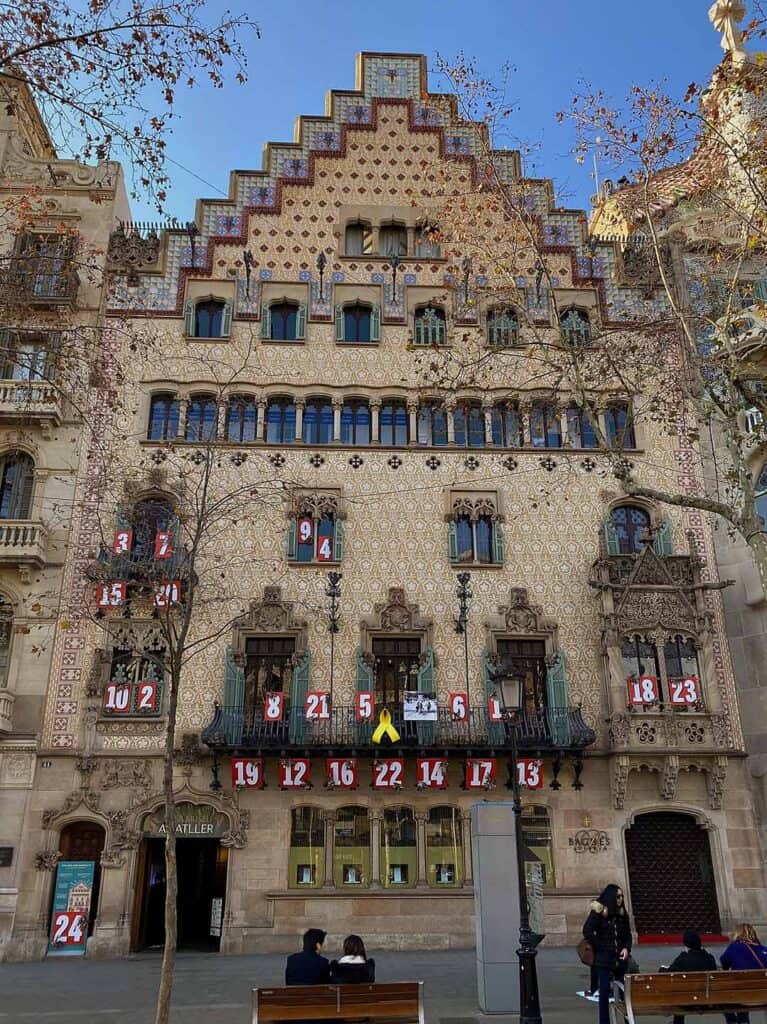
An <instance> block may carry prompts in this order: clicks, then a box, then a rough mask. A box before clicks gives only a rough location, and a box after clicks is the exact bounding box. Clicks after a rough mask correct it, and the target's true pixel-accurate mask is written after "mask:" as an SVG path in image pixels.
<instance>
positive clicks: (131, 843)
mask: <svg viewBox="0 0 767 1024" xmlns="http://www.w3.org/2000/svg"><path fill="white" fill-rule="evenodd" d="M106 817H107V821H108V822H109V828H110V836H111V842H110V849H111V850H129V849H135V847H137V846H138V843H139V840H140V838H141V836H140V835H139V833H138V832H134V831H132V829H130V828H129V826H128V812H127V811H107V815H106Z"/></svg>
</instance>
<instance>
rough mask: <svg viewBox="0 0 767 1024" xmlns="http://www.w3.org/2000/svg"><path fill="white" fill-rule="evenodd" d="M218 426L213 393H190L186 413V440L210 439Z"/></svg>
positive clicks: (216, 407)
mask: <svg viewBox="0 0 767 1024" xmlns="http://www.w3.org/2000/svg"><path fill="white" fill-rule="evenodd" d="M217 426H218V406H217V404H216V399H215V397H214V396H213V395H192V396H191V398H190V399H189V408H188V409H187V413H186V433H185V435H184V437H185V438H186V440H187V441H212V440H214V438H215V436H216V429H217Z"/></svg>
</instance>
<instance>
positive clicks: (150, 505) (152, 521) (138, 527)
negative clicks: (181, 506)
mask: <svg viewBox="0 0 767 1024" xmlns="http://www.w3.org/2000/svg"><path fill="white" fill-rule="evenodd" d="M130 523H131V526H132V528H133V548H132V550H131V553H130V560H131V562H151V561H153V560H154V557H155V539H156V537H157V534H158V533H165V532H167V531H168V530H169V529H170V528H171V526H172V525H173V524H174V523H175V515H174V513H173V509H172V508H171V506H170V503H169V502H167V501H164V500H163V499H162V498H145V499H143V500H142V501H137V502H136V504H135V505H134V506H133V510H132V511H131V514H130Z"/></svg>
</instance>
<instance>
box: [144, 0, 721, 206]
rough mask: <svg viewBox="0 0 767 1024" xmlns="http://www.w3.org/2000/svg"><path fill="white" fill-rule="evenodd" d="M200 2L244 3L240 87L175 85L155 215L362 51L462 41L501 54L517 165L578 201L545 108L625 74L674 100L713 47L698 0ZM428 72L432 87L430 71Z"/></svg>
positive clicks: (286, 117) (344, 70)
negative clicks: (251, 21) (245, 65)
mask: <svg viewBox="0 0 767 1024" xmlns="http://www.w3.org/2000/svg"><path fill="white" fill-rule="evenodd" d="M246 5H247V6H246ZM206 6H207V7H208V8H209V9H210V12H211V14H214V13H217V12H223V10H224V9H225V8H226V7H229V8H230V9H231V10H234V11H238V10H247V11H249V13H250V14H251V15H252V16H253V17H254V18H256V19H257V20H258V22H259V26H260V29H261V39H260V40H256V39H255V38H254V39H253V40H252V42H251V43H250V44H249V45H248V53H249V80H248V82H247V83H246V84H245V85H244V86H238V85H236V84H234V83H232V84H228V85H227V86H226V87H225V88H224V89H223V90H214V89H212V88H208V87H207V86H202V87H199V88H196V89H194V90H191V91H185V92H184V93H181V94H180V100H179V103H178V113H179V114H180V119H179V120H178V121H177V122H176V124H175V128H174V132H173V135H172V136H171V137H170V139H169V144H168V155H169V157H170V158H171V159H172V160H173V161H175V162H174V163H171V164H170V170H171V173H172V177H173V179H174V184H173V188H172V190H171V192H170V195H169V200H168V203H167V212H168V214H169V215H172V216H175V217H177V218H178V219H179V220H181V221H186V220H190V219H191V218H192V217H193V215H194V204H195V200H196V199H197V198H198V197H214V196H217V195H222V194H223V195H226V194H227V191H228V184H229V171H230V169H232V168H239V169H260V168H261V165H262V164H261V160H262V152H263V146H264V144H265V143H266V142H267V141H273V142H281V141H292V139H293V124H294V120H295V118H296V117H297V116H298V115H299V114H322V113H324V109H325V93H326V92H327V90H329V89H331V88H336V89H350V88H353V87H354V64H355V56H356V54H357V53H358V52H359V51H361V50H374V51H386V52H393V51H400V52H408V53H424V54H426V56H427V58H428V60H429V67H430V69H431V68H432V67H433V62H434V57H435V54H437V53H439V54H440V55H442V56H443V57H446V58H447V59H448V60H451V59H452V58H454V57H455V55H456V54H457V53H458V52H459V51H460V50H463V51H464V53H465V54H466V55H467V56H468V57H472V58H474V59H475V60H476V63H477V67H478V69H479V71H480V72H481V73H482V74H483V75H484V76H487V77H495V76H496V75H497V72H498V70H499V69H500V68H501V66H502V65H503V64H505V63H507V62H508V63H510V64H511V65H512V66H513V67H514V68H515V69H516V70H515V72H514V74H513V75H512V78H511V82H510V87H509V90H508V95H509V98H510V99H511V100H512V101H513V102H514V104H515V107H516V108H517V111H518V112H517V113H516V114H515V117H514V125H513V127H514V131H515V133H516V134H517V135H518V137H520V138H522V139H526V140H527V141H528V142H531V143H533V144H534V145H536V147H537V150H536V154H535V156H534V158H533V162H532V163H530V162H528V164H527V167H526V171H527V172H528V173H530V174H531V175H532V176H536V177H537V176H541V177H550V178H553V179H554V181H555V185H556V189H557V195H558V197H559V199H560V201H561V202H562V203H563V204H566V205H568V206H578V207H587V206H588V204H589V197H590V196H591V194H592V193H593V191H594V184H593V179H592V178H591V177H590V171H593V168H588V167H581V166H578V165H576V163H575V160H574V158H573V156H572V154H571V149H572V145H573V134H572V130H571V128H569V127H568V126H564V127H563V126H560V125H558V124H557V121H556V113H557V111H558V110H560V109H563V108H564V107H566V106H567V104H568V103H569V101H570V100H571V99H572V96H573V95H574V93H575V92H577V91H578V90H579V85H580V83H582V82H583V81H584V80H586V81H588V82H590V83H591V84H592V85H594V86H598V87H600V88H602V89H603V90H604V91H605V92H606V93H607V94H608V95H609V96H612V97H616V98H619V97H621V96H623V95H625V94H626V92H627V90H628V89H629V87H630V86H631V84H632V83H636V82H639V83H648V82H650V81H656V82H657V81H665V82H666V83H667V87H668V88H669V89H670V90H672V91H674V92H675V93H677V94H679V95H680V96H681V95H683V94H684V92H685V90H686V88H687V85H688V84H689V83H690V82H693V81H696V82H702V81H706V80H707V79H708V77H709V76H710V73H711V71H712V69H713V68H714V66H715V65H716V64H717V62H718V61H719V59H720V57H721V55H722V51H721V49H720V46H719V35H718V34H717V33H716V32H715V31H714V29H713V27H712V26H711V24H710V23H709V21H708V8H709V6H710V0H580V2H579V0H441V2H436V0H313V2H310V0H278V2H271V3H266V4H259V3H253V2H252V0H225V2H224V0H209V3H208V4H207V5H206ZM429 77H430V88H431V89H432V91H439V90H440V81H439V78H438V77H437V76H436V74H430V76H429ZM442 84H443V85H444V83H442ZM179 165H181V166H179ZM182 168H185V169H182ZM189 172H193V173H189ZM193 175H197V176H199V178H201V179H204V182H203V181H200V180H198V178H195V177H194V176H193ZM131 205H132V211H133V217H134V219H135V220H156V219H157V218H158V214H157V212H156V211H155V210H154V209H152V208H151V207H149V206H147V205H146V204H143V203H137V202H136V201H135V200H134V201H132V204H131Z"/></svg>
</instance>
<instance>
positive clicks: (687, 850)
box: [626, 811, 721, 935]
mask: <svg viewBox="0 0 767 1024" xmlns="http://www.w3.org/2000/svg"><path fill="white" fill-rule="evenodd" d="M626 858H627V861H628V870H629V881H630V883H631V907H632V910H633V913H634V926H635V927H636V930H637V931H638V932H639V933H640V935H641V934H643V935H653V934H662V933H669V932H670V933H676V932H682V931H684V930H685V928H693V929H694V930H695V931H698V932H702V933H707V934H719V932H720V931H721V923H720V920H719V904H718V902H717V897H716V881H715V879H714V868H713V864H712V861H711V847H710V844H709V837H708V833H707V832H706V830H705V829H704V828H702V827H701V826H700V825H698V824H697V822H696V821H695V819H694V818H693V817H692V815H689V814H674V813H673V812H667V811H658V812H653V813H650V814H640V815H637V817H636V819H635V821H634V824H633V825H632V827H631V828H630V829H629V830H628V831H627V832H626Z"/></svg>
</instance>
